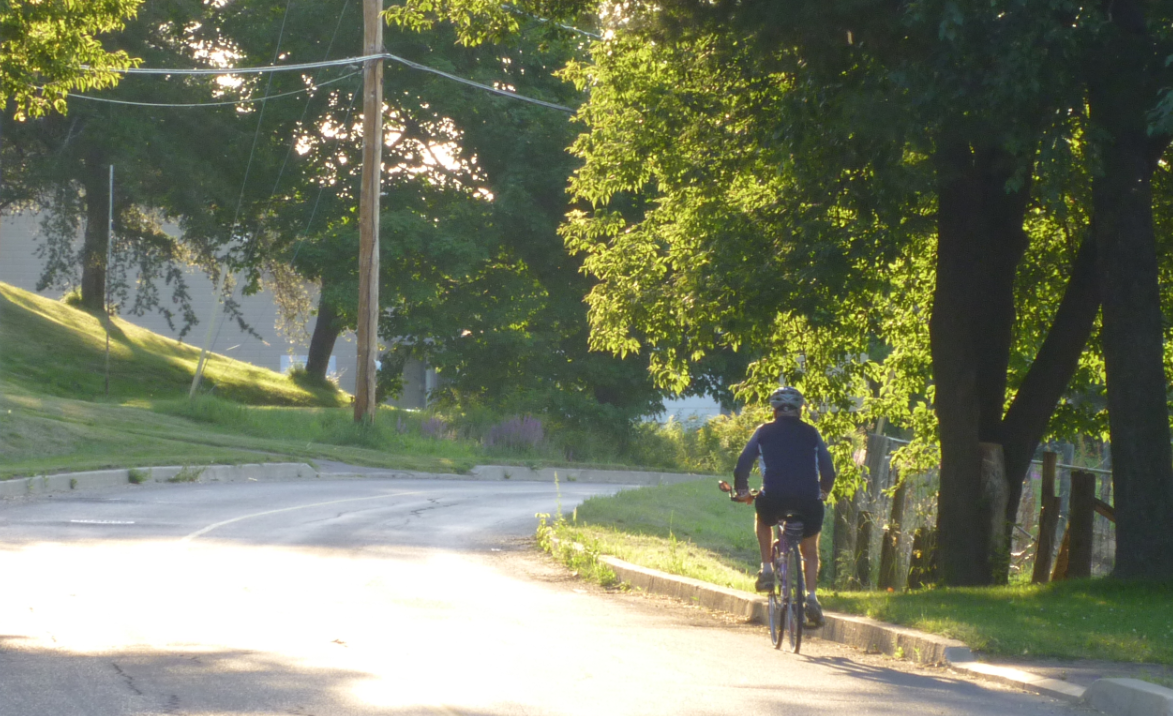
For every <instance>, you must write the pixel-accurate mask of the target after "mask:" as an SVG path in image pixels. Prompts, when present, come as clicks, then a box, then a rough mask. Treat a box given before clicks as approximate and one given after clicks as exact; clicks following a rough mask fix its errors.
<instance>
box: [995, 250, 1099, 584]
mask: <svg viewBox="0 0 1173 716" xmlns="http://www.w3.org/2000/svg"><path fill="white" fill-rule="evenodd" d="M1099 310H1100V292H1099V286H1098V281H1097V277H1096V250H1095V241H1094V240H1088V241H1085V242H1084V243H1083V245H1082V246H1080V249H1079V253H1078V254H1077V255H1076V257H1075V263H1074V264H1073V265H1072V268H1071V279H1070V280H1069V281H1068V284H1067V289H1066V291H1064V293H1063V300H1062V301H1061V302H1060V303H1059V310H1058V311H1057V312H1056V313H1055V320H1054V322H1053V323H1052V324H1051V328H1050V330H1049V331H1048V332H1047V337H1046V338H1045V339H1044V340H1043V345H1042V346H1041V347H1040V348H1039V352H1038V355H1037V356H1035V359H1034V362H1032V363H1031V366H1030V370H1029V371H1028V372H1027V374H1026V376H1025V377H1024V378H1023V381H1022V385H1020V386H1019V387H1018V392H1017V393H1016V394H1015V396H1014V401H1013V402H1012V403H1011V404H1010V408H1009V410H1007V411H1006V419H1005V421H1004V423H1003V429H1002V434H1003V441H1002V451H1003V457H1004V459H1005V464H1006V480H1007V500H1006V531H1007V538H1009V535H1010V531H1011V530H1013V529H1014V522H1015V520H1016V519H1017V515H1018V503H1019V502H1020V501H1021V500H1022V489H1023V485H1024V484H1025V482H1026V478H1027V475H1028V474H1029V472H1030V462H1031V459H1032V458H1033V457H1034V454H1035V450H1036V449H1037V448H1038V446H1039V442H1040V441H1041V440H1042V438H1043V435H1044V434H1045V433H1046V431H1047V425H1048V424H1049V423H1050V420H1051V415H1052V414H1053V413H1054V412H1055V405H1056V404H1058V402H1059V399H1060V398H1061V397H1063V392H1064V391H1065V390H1067V385H1068V383H1070V382H1071V376H1072V375H1074V374H1075V370H1076V368H1078V367H1079V356H1080V355H1081V354H1082V353H1083V350H1084V348H1085V347H1086V346H1087V341H1088V338H1089V337H1090V336H1091V332H1092V328H1093V327H1094V326H1095V322H1096V314H1097V313H1099ZM997 576H998V581H1003V580H1004V579H1005V578H1006V577H1008V576H1009V573H1008V572H1007V574H1005V575H997Z"/></svg>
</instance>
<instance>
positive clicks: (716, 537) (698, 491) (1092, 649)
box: [539, 480, 1173, 665]
mask: <svg viewBox="0 0 1173 716" xmlns="http://www.w3.org/2000/svg"><path fill="white" fill-rule="evenodd" d="M543 529H545V530H546V533H547V534H546V535H545V536H543V534H542V532H541V530H540V531H539V540H540V541H541V542H542V543H543V544H544V545H545V546H546V548H547V550H548V551H551V552H552V553H554V554H555V556H557V557H559V558H560V559H562V560H563V561H564V562H566V563H567V564H568V566H570V567H571V568H572V569H574V570H575V571H577V572H579V573H580V574H581V575H583V576H584V577H587V578H595V579H596V580H597V581H602V582H604V583H606V581H607V571H606V570H603V571H598V570H597V569H596V568H594V567H592V566H590V565H589V562H591V561H594V560H596V559H597V557H598V556H599V555H604V554H608V555H614V556H616V557H619V558H620V559H623V560H626V561H629V562H632V563H634V564H638V565H641V566H644V567H649V568H652V569H658V570H662V571H665V572H668V573H671V574H677V575H681V576H685V577H690V578H693V579H699V580H702V581H705V582H709V583H712V584H717V585H720V586H724V587H730V588H733V589H739V590H742V591H748V592H752V591H753V575H754V574H755V573H756V572H757V569H758V562H759V559H760V558H759V556H758V552H757V543H756V540H755V538H754V535H753V511H752V509H745V508H744V507H743V506H741V505H735V504H732V503H730V501H729V500H728V498H727V497H725V496H724V495H722V494H721V493H719V492H717V490H716V489H715V486H714V485H713V484H712V483H711V482H709V481H706V480H702V481H698V482H690V483H685V484H682V485H672V486H662V487H645V488H640V489H636V490H628V491H624V492H620V493H618V494H617V495H613V496H600V497H592V498H590V499H588V500H586V501H585V502H583V503H582V504H581V505H579V506H578V508H577V509H576V510H574V511H573V512H572V513H570V514H567V515H563V516H562V517H561V519H558V518H557V516H555V517H554V518H552V519H551V520H550V521H549V525H548V526H544V527H543ZM829 532H830V529H829V521H828V525H827V526H825V527H824V539H823V540H822V541H821V547H822V551H823V559H822V563H823V564H824V565H826V564H827V563H828V557H829V549H830V542H831V540H830V539H829V537H830V534H829ZM551 537H554V538H557V540H558V549H554V548H553V547H551V544H552V540H551V539H550V538H551ZM573 543H577V544H580V545H582V549H576V548H572V547H568V546H567V545H569V544H573ZM600 575H601V577H600ZM613 578H614V577H613V575H611V579H612V580H613ZM1170 594H1173V584H1169V583H1154V582H1147V583H1146V582H1125V581H1118V580H1112V579H1098V580H1072V581H1064V582H1053V583H1049V584H1042V585H1012V586H1004V587H970V588H960V587H955V588H945V587H937V588H929V589H922V590H915V591H907V592H878V591H836V590H834V589H832V588H831V587H830V586H829V585H826V584H821V591H820V601H821V602H822V603H823V605H824V606H825V607H827V608H828V609H831V610H835V611H842V612H847V613H851V614H861V615H865V616H868V617H871V618H873V619H879V620H881V621H886V622H890V623H894V624H900V625H903V626H908V627H912V628H915V629H921V630H924V631H927V632H931V633H934V634H941V635H943V636H949V637H952V638H955V639H960V640H961V641H964V642H965V643H966V644H968V645H969V646H970V647H971V648H974V649H977V650H979V651H982V652H985V653H988V654H992V655H998V656H1005V657H1017V658H1023V657H1025V658H1036V657H1038V658H1041V657H1058V658H1070V659H1106V660H1115V661H1129V662H1152V663H1159V664H1166V665H1173V610H1170V608H1169V595H1170Z"/></svg>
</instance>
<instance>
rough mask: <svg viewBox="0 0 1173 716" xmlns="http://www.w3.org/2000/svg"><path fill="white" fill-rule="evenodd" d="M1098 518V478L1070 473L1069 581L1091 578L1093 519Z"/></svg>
mask: <svg viewBox="0 0 1173 716" xmlns="http://www.w3.org/2000/svg"><path fill="white" fill-rule="evenodd" d="M1095 514H1096V477H1095V475H1093V474H1091V473H1090V472H1084V471H1082V470H1075V471H1073V472H1072V473H1071V511H1070V514H1069V515H1068V517H1067V531H1068V534H1069V535H1070V538H1069V539H1068V546H1067V547H1068V553H1067V578H1068V579H1081V578H1087V577H1090V576H1092V537H1093V530H1092V528H1093V517H1094V515H1095Z"/></svg>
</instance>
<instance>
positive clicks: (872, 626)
mask: <svg viewBox="0 0 1173 716" xmlns="http://www.w3.org/2000/svg"><path fill="white" fill-rule="evenodd" d="M599 561H601V562H603V563H604V564H606V565H607V566H608V567H610V568H611V569H612V571H614V572H615V575H616V576H617V577H618V578H619V579H620V580H621V581H624V582H627V583H628V584H630V585H631V586H633V587H637V588H639V589H642V590H644V591H645V592H651V593H653V594H664V595H668V596H672V597H677V598H679V599H682V600H684V601H687V602H691V603H693V604H699V605H700V606H703V607H708V608H709V609H720V610H721V611H725V612H729V613H731V614H735V615H737V616H741V617H745V618H746V619H747V620H749V621H752V622H756V623H758V624H765V623H766V620H767V616H766V600H765V598H764V597H759V596H757V595H756V594H750V593H749V592H742V591H739V590H736V589H729V588H726V587H719V586H716V585H713V584H709V583H707V582H702V581H699V580H696V579H689V578H687V577H678V576H676V575H672V574H666V573H664V572H659V571H657V570H654V569H647V568H646V567H640V566H638V565H634V564H631V563H629V562H624V561H623V560H621V559H618V558H615V557H609V556H603V557H600V558H599ZM824 616H825V617H826V619H827V624H826V626H824V627H823V628H822V629H813V630H810V631H808V633H809V634H810V635H811V636H816V637H819V638H820V639H826V640H828V641H835V642H839V643H841V644H848V645H850V646H854V647H858V648H860V649H865V650H867V651H873V652H879V653H884V654H888V655H890V656H895V655H896V654H898V653H899V654H902V655H903V656H904V657H905V658H908V659H911V660H913V661H916V662H918V663H922V664H954V663H959V662H968V661H972V660H973V654H972V653H971V652H970V650H969V647H968V646H966V645H965V644H963V643H962V642H960V641H957V640H956V639H948V638H945V637H943V636H937V635H935V634H926V633H924V632H920V631H916V630H915V629H905V628H903V627H897V626H893V625H891V624H885V623H883V622H878V621H876V620H874V619H868V618H866V617H857V616H853V615H850V614H838V613H836V612H824Z"/></svg>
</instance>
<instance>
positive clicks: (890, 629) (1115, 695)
mask: <svg viewBox="0 0 1173 716" xmlns="http://www.w3.org/2000/svg"><path fill="white" fill-rule="evenodd" d="M599 559H600V561H602V562H604V563H605V564H606V565H607V566H608V567H610V568H611V569H612V570H613V571H614V572H615V574H616V576H617V577H618V578H619V579H620V580H621V581H623V582H627V583H628V584H630V585H631V586H633V587H635V588H638V589H642V590H644V591H646V592H651V593H654V594H663V595H668V596H672V597H676V598H678V599H682V600H684V601H687V602H690V603H693V604H698V605H700V606H704V607H708V608H710V609H719V610H721V611H725V612H729V613H732V614H736V615H739V616H742V617H745V618H746V619H747V620H749V621H753V622H757V623H762V624H764V623H766V600H765V599H764V598H763V597H759V596H758V595H756V594H750V593H748V592H741V591H738V590H735V589H728V588H726V587H718V586H716V585H713V584H708V583H706V582H701V581H699V580H696V579H689V578H687V577H678V576H676V575H672V574H667V573H665V572H659V571H657V570H654V569H647V568H645V567H640V566H637V565H634V564H630V563H628V562H624V561H623V560H621V559H617V558H615V557H607V556H604V557H600V558H599ZM825 616H826V619H827V624H826V626H824V627H823V628H821V629H815V630H810V631H809V632H808V633H809V634H810V635H811V636H814V637H817V638H820V639H826V640H829V641H835V642H839V643H842V644H847V645H849V646H854V647H857V648H859V649H865V650H868V651H873V652H880V653H884V654H888V655H889V656H896V655H899V656H901V657H902V658H906V659H910V660H913V661H916V662H919V663H922V664H936V665H941V666H947V667H949V668H951V669H954V670H956V671H959V672H962V673H965V674H969V675H971V676H975V677H978V678H983V679H989V680H992V681H997V682H1000V683H1003V684H1008V685H1010V686H1015V687H1018V688H1021V689H1023V690H1025V691H1032V692H1034V693H1038V694H1042V695H1045V696H1050V697H1052V698H1057V699H1061V700H1063V701H1068V702H1073V703H1086V704H1090V705H1091V706H1094V707H1095V708H1097V709H1099V710H1101V711H1103V712H1105V713H1107V714H1109V716H1173V689H1168V688H1164V687H1161V686H1158V685H1157V684H1154V683H1150V682H1149V681H1141V680H1139V679H1137V678H1136V677H1138V676H1142V677H1148V678H1156V679H1159V680H1160V679H1166V678H1173V669H1170V668H1169V667H1166V666H1163V665H1159V664H1120V663H1116V662H1097V661H1064V660H1057V659H1052V660H1042V661H1025V660H1017V659H991V658H987V657H983V659H984V660H982V661H979V660H978V659H977V658H976V657H975V655H974V654H973V652H972V651H971V650H970V648H969V647H968V646H966V645H965V644H964V643H962V642H960V641H957V640H956V639H948V638H945V637H941V636H937V635H935V634H927V633H925V632H921V631H917V630H915V629H907V628H905V627H899V626H895V625H893V624H886V623H884V622H878V621H876V620H874V619H868V618H866V617H858V616H854V615H850V614H839V613H836V612H825Z"/></svg>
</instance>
